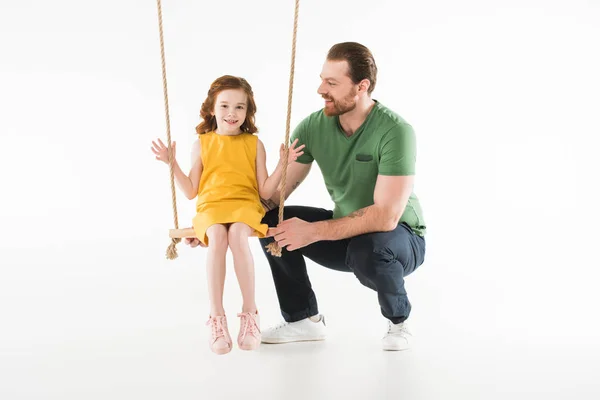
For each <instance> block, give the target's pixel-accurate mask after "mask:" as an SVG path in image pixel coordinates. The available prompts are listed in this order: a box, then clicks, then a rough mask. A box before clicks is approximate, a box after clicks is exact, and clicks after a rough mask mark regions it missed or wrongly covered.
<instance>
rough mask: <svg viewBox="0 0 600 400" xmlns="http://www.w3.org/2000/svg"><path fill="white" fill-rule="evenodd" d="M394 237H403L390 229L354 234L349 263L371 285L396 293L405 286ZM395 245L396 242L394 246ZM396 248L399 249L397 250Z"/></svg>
mask: <svg viewBox="0 0 600 400" xmlns="http://www.w3.org/2000/svg"><path fill="white" fill-rule="evenodd" d="M391 240H402V238H401V237H398V235H391V234H390V232H375V233H369V234H365V235H360V236H356V237H354V238H352V239H351V240H350V243H349V245H348V252H347V254H346V264H347V265H348V267H349V268H350V269H351V270H352V271H353V272H354V274H355V275H356V277H357V278H358V279H359V281H360V282H361V283H362V284H363V285H365V286H368V287H370V288H372V289H375V290H377V291H383V292H391V293H396V292H398V291H401V290H403V286H404V270H403V265H402V263H401V262H400V261H399V257H398V254H396V252H397V249H392V246H390V244H391V243H390V241H391ZM394 247H396V246H394ZM394 250H396V252H395V251H394Z"/></svg>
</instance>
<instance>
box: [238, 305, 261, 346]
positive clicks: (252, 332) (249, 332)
mask: <svg viewBox="0 0 600 400" xmlns="http://www.w3.org/2000/svg"><path fill="white" fill-rule="evenodd" d="M238 317H240V333H239V335H238V346H239V347H240V349H242V350H256V349H257V348H258V346H259V345H260V337H261V333H260V319H259V316H258V311H257V312H255V313H249V312H246V313H239V314H238Z"/></svg>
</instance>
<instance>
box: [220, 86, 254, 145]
mask: <svg viewBox="0 0 600 400" xmlns="http://www.w3.org/2000/svg"><path fill="white" fill-rule="evenodd" d="M246 100H247V98H246V92H244V91H243V90H242V89H227V90H223V91H222V92H220V93H219V94H218V95H217V98H216V100H215V109H214V111H213V115H214V116H215V119H216V121H217V133H218V134H220V135H229V136H230V135H238V134H240V133H241V132H242V131H241V130H240V127H241V126H242V124H243V123H244V121H245V120H246V110H247V108H248V103H247V101H246Z"/></svg>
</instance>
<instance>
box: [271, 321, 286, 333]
mask: <svg viewBox="0 0 600 400" xmlns="http://www.w3.org/2000/svg"><path fill="white" fill-rule="evenodd" d="M288 325H289V323H288V322H287V321H283V322H280V323H279V325H275V326H274V327H273V328H272V329H273V330H274V331H276V330H279V329H281V328H283V327H286V326H288Z"/></svg>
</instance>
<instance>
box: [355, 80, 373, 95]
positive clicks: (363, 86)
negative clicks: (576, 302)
mask: <svg viewBox="0 0 600 400" xmlns="http://www.w3.org/2000/svg"><path fill="white" fill-rule="evenodd" d="M370 87H371V81H370V80H368V79H363V80H362V81H360V82H359V83H358V90H359V91H361V92H367V91H368V90H369V88H370Z"/></svg>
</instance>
